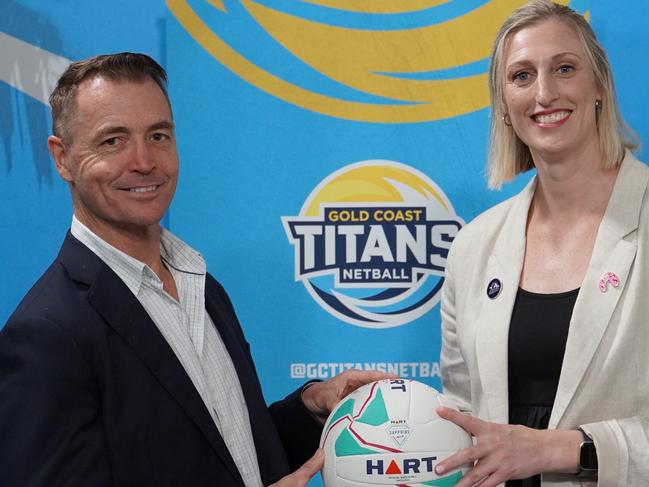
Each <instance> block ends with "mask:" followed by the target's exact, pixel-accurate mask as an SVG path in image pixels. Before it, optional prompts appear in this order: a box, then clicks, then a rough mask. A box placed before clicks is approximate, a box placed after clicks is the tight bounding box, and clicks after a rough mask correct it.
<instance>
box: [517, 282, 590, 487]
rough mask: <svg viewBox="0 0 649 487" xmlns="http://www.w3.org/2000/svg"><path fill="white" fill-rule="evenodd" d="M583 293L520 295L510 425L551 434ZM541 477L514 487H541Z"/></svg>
mask: <svg viewBox="0 0 649 487" xmlns="http://www.w3.org/2000/svg"><path fill="white" fill-rule="evenodd" d="M577 294H579V289H575V290H573V291H567V292H564V293H557V294H537V293H532V292H529V291H525V290H523V289H519V290H518V293H517V294H516V301H515V303H514V310H513V311H512V319H511V322H510V324H509V344H508V350H507V353H508V357H509V361H508V363H509V366H508V369H509V370H508V374H509V375H508V377H509V381H508V383H509V423H510V424H522V425H524V426H528V427H530V428H536V429H546V428H547V427H548V423H549V421H550V414H551V413H552V405H553V404H554V397H555V395H556V394H557V386H558V385H559V375H560V374H561V365H562V363H563V354H564V352H565V350H566V340H567V339H568V328H569V326H570V318H571V317H572V310H573V308H574V306H575V301H576V300H577ZM540 485H541V477H540V476H539V475H537V476H535V477H532V478H530V479H526V480H510V481H508V482H507V486H508V487H540Z"/></svg>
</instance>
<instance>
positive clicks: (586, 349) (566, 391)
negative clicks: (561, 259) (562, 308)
mask: <svg viewBox="0 0 649 487" xmlns="http://www.w3.org/2000/svg"><path fill="white" fill-rule="evenodd" d="M641 166H642V163H641V162H639V161H637V160H636V159H635V158H634V157H633V156H632V155H631V154H627V156H626V157H625V159H624V161H623V163H622V167H621V168H620V172H619V174H618V176H617V180H616V182H615V186H614V188H613V192H612V194H611V198H610V201H609V203H608V207H607V208H606V213H605V214H604V218H603V219H602V222H601V224H600V227H599V230H598V232H597V238H596V240H595V247H594V248H593V255H592V257H591V260H590V263H589V265H588V270H587V271H586V275H585V276H584V280H583V282H582V285H581V289H580V291H579V296H578V297H577V301H576V303H575V308H574V310H573V314H572V319H571V321H570V331H569V333H568V341H567V343H566V351H565V355H564V361H563V365H562V368H561V376H560V378H559V385H558V388H557V395H556V398H555V401H554V406H553V408H552V415H551V417H550V423H549V427H550V428H556V427H557V425H558V424H559V422H560V421H561V418H562V417H563V416H564V414H565V412H566V409H567V408H568V406H569V405H570V402H571V401H572V400H573V398H574V396H575V392H576V391H577V387H578V386H579V383H580V382H581V379H582V378H583V376H584V373H585V371H586V369H587V368H588V366H589V364H590V363H591V361H592V360H593V357H594V355H595V352H596V350H597V347H598V346H599V344H600V342H601V340H602V337H603V336H604V333H605V331H606V329H607V327H608V325H609V323H610V320H611V317H612V315H613V312H614V310H615V307H616V305H617V303H618V300H619V298H620V296H621V294H622V292H623V291H624V287H625V285H626V282H627V280H628V276H629V271H630V269H631V265H632V264H633V261H634V259H635V255H636V250H637V244H636V242H635V238H633V237H631V238H628V237H629V236H630V234H631V233H633V232H634V231H635V230H636V229H637V228H638V223H639V218H640V209H641V205H642V200H643V195H644V193H645V190H646V188H647V172H646V171H644V170H642V167H641ZM607 272H613V273H614V274H615V275H616V276H617V277H618V279H619V282H620V283H619V285H618V287H613V286H612V285H610V284H609V285H608V289H607V291H606V292H602V291H601V290H600V288H599V282H600V279H601V278H602V277H603V276H604V274H605V273H607Z"/></svg>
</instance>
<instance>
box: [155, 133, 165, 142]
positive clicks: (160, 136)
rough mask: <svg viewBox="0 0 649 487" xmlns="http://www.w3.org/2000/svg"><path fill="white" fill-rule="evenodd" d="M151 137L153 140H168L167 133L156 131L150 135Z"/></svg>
mask: <svg viewBox="0 0 649 487" xmlns="http://www.w3.org/2000/svg"><path fill="white" fill-rule="evenodd" d="M151 138H152V139H153V140H155V141H156V142H160V141H163V140H169V136H168V135H167V134H163V133H161V132H156V133H155V134H153V135H152V136H151Z"/></svg>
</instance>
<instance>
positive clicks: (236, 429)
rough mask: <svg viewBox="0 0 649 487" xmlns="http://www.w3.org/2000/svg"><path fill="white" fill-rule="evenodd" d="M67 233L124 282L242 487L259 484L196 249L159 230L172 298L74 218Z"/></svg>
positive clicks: (244, 413) (143, 268) (239, 394)
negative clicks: (185, 379) (193, 394)
mask: <svg viewBox="0 0 649 487" xmlns="http://www.w3.org/2000/svg"><path fill="white" fill-rule="evenodd" d="M71 232H72V235H73V236H74V237H75V238H76V239H77V240H79V241H81V242H82V243H83V244H84V245H86V246H87V247H88V248H89V249H90V250H92V251H93V252H94V253H95V254H96V255H97V256H98V257H99V258H100V259H101V260H102V261H104V263H106V265H107V266H108V267H110V268H111V269H112V270H113V272H115V274H117V275H118V276H119V278H120V279H121V280H122V281H124V284H126V286H127V287H128V288H129V289H130V290H131V292H132V293H133V294H134V295H135V297H136V298H137V300H138V301H139V302H140V304H141V305H142V306H143V307H144V309H145V310H146V312H147V313H148V314H149V316H150V317H151V319H152V320H153V322H154V323H155V325H156V326H157V327H158V330H160V333H161V334H162V336H164V338H165V340H166V341H167V343H169V346H170V347H171V349H172V350H173V351H174V353H175V354H176V357H178V360H179V361H180V363H181V364H182V366H183V367H184V369H185V372H187V375H188V376H189V378H190V379H191V381H192V383H193V384H194V387H195V388H196V390H197V391H198V393H199V394H200V396H201V398H202V399H203V402H204V403H205V407H206V408H207V410H208V411H209V413H210V415H211V416H212V419H213V420H214V423H215V424H216V427H217V428H218V430H219V432H220V433H221V436H222V437H223V440H224V441H225V444H226V445H227V447H228V450H229V452H230V454H231V455H232V458H233V459H234V462H235V464H236V465H237V468H238V469H239V472H240V473H241V477H242V478H243V481H244V483H245V485H246V487H261V486H262V481H261V474H260V472H259V465H258V462H257V453H256V450H255V445H254V440H253V437H252V429H251V427H250V418H249V416H248V409H247V407H246V401H245V398H244V396H243V391H242V389H241V384H240V383H239V378H238V376H237V373H236V370H235V368H234V364H233V363H232V359H231V358H230V355H229V354H228V351H227V350H226V348H225V345H224V344H223V340H222V339H221V336H220V335H219V333H218V330H217V329H216V327H215V326H214V323H213V322H212V319H211V317H210V316H209V314H208V313H207V311H206V310H205V276H206V265H205V260H204V259H203V257H202V256H201V254H199V253H198V252H196V251H195V250H194V249H192V248H191V247H189V246H188V245H187V244H185V243H184V242H182V241H181V240H179V239H178V238H176V237H175V236H174V235H172V234H171V232H169V231H167V230H166V229H162V235H161V243H160V255H161V258H162V261H163V263H164V265H165V266H166V267H167V269H169V271H170V272H171V274H172V276H173V278H174V281H175V283H176V288H177V290H178V301H176V300H175V299H174V298H172V297H171V296H170V295H169V294H167V292H166V291H164V289H163V285H162V281H161V280H160V279H159V278H158V276H157V275H156V274H155V273H154V272H153V271H152V270H151V268H150V267H149V266H147V265H146V264H144V263H142V262H140V261H138V260H137V259H135V258H133V257H131V256H129V255H127V254H125V253H124V252H122V251H120V250H118V249H117V248H115V247H113V246H111V245H110V244H108V243H107V242H105V241H104V240H102V239H101V238H99V237H98V236H97V235H95V234H94V233H93V232H92V231H90V230H89V229H88V228H87V227H86V226H85V225H83V224H82V223H81V222H80V221H79V220H77V218H76V217H73V218H72V228H71Z"/></svg>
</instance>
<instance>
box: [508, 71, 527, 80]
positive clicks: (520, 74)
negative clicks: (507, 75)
mask: <svg viewBox="0 0 649 487" xmlns="http://www.w3.org/2000/svg"><path fill="white" fill-rule="evenodd" d="M529 77H530V73H528V72H527V71H519V72H518V73H515V74H514V76H512V80H513V81H527V80H528V79H529Z"/></svg>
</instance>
